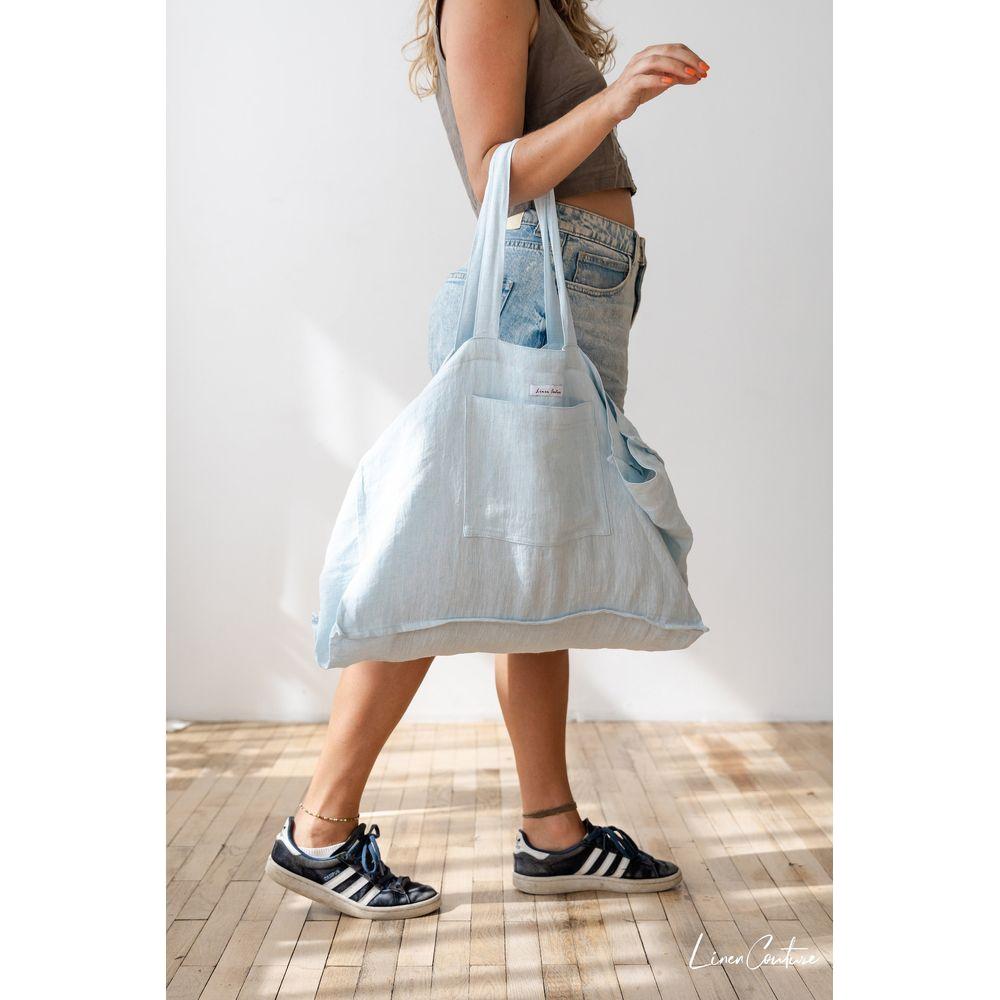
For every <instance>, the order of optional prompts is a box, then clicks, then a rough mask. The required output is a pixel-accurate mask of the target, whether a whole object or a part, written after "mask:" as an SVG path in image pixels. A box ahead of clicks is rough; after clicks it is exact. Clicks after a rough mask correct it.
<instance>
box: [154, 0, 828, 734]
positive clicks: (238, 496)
mask: <svg viewBox="0 0 1000 1000" xmlns="http://www.w3.org/2000/svg"><path fill="white" fill-rule="evenodd" d="M415 6H416V3H415V0H388V2H386V3H383V4H380V5H379V14H378V17H372V16H371V11H370V9H369V8H366V7H364V6H363V5H358V4H331V3H329V2H326V0H297V2H295V3H291V4H289V3H280V2H278V0H172V2H171V3H170V4H169V5H168V17H169V46H170V47H169V58H168V73H169V76H168V96H169V102H168V103H169V106H168V130H169V131H168V152H169V163H168V182H169V194H168V197H169V202H168V207H169V212H168V235H169V249H168V295H169V334H168V378H169V386H168V407H169V410H168V431H169V441H168V460H169V469H168V473H169V496H168V502H169V539H168V541H169V551H168V572H169V579H168V598H169V604H168V625H169V634H168V644H167V649H168V711H169V713H170V714H171V715H173V716H179V717H183V718H191V719H220V718H226V719H282V720H287V719H309V720H313V719H319V718H322V717H324V716H325V714H326V712H327V710H328V705H329V699H330V695H331V693H332V691H333V689H334V687H335V685H336V680H337V674H336V673H335V672H330V673H328V672H324V671H321V670H319V669H318V668H317V667H315V666H314V665H313V663H312V658H311V651H312V646H311V644H312V635H311V629H310V626H309V617H310V614H311V612H312V611H313V609H314V607H315V594H316V581H317V577H318V573H319V570H320V566H321V562H322V557H323V552H324V548H325V544H326V541H327V537H328V534H329V531H330V528H331V526H332V523H333V519H334V517H335V514H336V511H337V508H338V507H339V504H340V499H341V497H342V495H343V491H344V489H345V488H346V486H347V482H348V480H349V477H350V474H351V472H352V470H353V468H354V466H355V464H356V463H357V461H358V459H359V458H360V456H361V454H362V453H363V452H364V450H365V449H366V448H367V446H368V445H369V444H370V443H371V442H372V441H373V440H374V438H375V437H376V436H377V435H378V433H379V432H380V431H381V430H382V429H383V428H384V427H385V426H386V425H387V424H388V423H389V422H390V421H391V419H392V418H393V417H394V416H395V414H396V413H397V412H398V411H399V410H400V408H401V407H402V406H403V405H405V403H406V402H407V401H409V400H410V399H411V398H412V397H413V396H414V395H416V394H417V393H418V392H419V391H420V389H421V388H422V387H423V385H424V384H425V382H426V381H427V378H428V376H429V373H428V369H427V364H426V321H427V314H428V309H429V306H430V303H431V299H432V297H433V295H434V292H435V290H436V289H437V286H438V284H439V282H440V281H441V280H442V278H443V277H444V275H445V274H446V273H447V272H448V271H449V270H450V269H452V268H454V267H455V266H457V265H458V264H460V263H462V262H463V260H464V257H465V254H466V252H467V249H468V244H469V241H470V238H471V234H472V226H473V223H474V219H473V215H472V212H471V210H470V209H469V206H468V203H467V201H466V198H465V194H464V192H463V190H462V186H461V183H460V182H459V179H458V176H457V173H456V170H455V166H454V163H453V161H452V158H451V153H450V151H449V149H448V146H447V142H446V140H445V136H444V131H443V128H442V126H441V124H440V121H439V120H438V117H437V110H436V107H435V105H434V102H433V99H429V100H427V101H424V102H422V103H421V102H418V101H417V100H416V99H415V98H413V97H412V96H411V95H410V94H409V92H408V91H407V88H406V65H405V63H404V62H403V60H402V58H401V56H400V53H399V49H400V46H401V44H402V43H403V42H404V41H405V40H406V39H407V38H408V37H409V34H410V31H411V27H412V16H413V12H414V8H415ZM592 9H593V10H594V11H595V12H596V13H597V15H598V16H599V17H600V18H601V19H602V20H603V21H604V22H605V23H608V24H612V25H614V26H615V27H616V30H617V34H618V38H619V68H620V67H621V66H623V65H624V63H625V62H626V61H627V59H628V57H629V55H631V53H632V52H634V51H635V50H636V49H638V48H641V47H643V46H645V45H647V44H652V43H655V42H664V41H677V40H680V41H685V42H687V43H688V44H689V45H691V47H692V48H694V49H695V50H696V51H697V52H699V53H700V54H701V55H702V56H703V57H704V58H705V59H706V60H707V61H708V62H709V63H710V64H711V66H712V70H711V74H710V78H709V79H708V80H707V81H705V82H703V83H700V84H698V85H697V87H695V88H692V89H684V90H680V89H678V91H675V92H672V93H669V94H667V95H666V96H664V97H663V98H660V99H658V100H657V101H656V102H654V103H653V104H652V105H650V106H647V107H644V108H641V109H640V110H639V112H638V113H637V115H636V116H635V117H634V118H633V119H632V120H631V121H629V122H626V123H625V124H624V125H622V126H621V128H620V130H619V135H620V139H621V142H622V145H623V146H624V148H625V150H626V152H627V153H628V156H629V163H630V165H631V167H632V171H633V174H634V175H635V177H636V181H637V184H638V187H639V193H638V195H637V197H636V201H635V208H636V217H637V226H638V228H639V230H640V232H642V233H643V234H644V235H645V236H646V238H647V254H648V257H649V270H648V272H647V275H646V278H645V283H644V286H643V304H642V309H641V312H640V315H639V317H638V319H637V321H636V325H635V327H634V329H633V332H632V341H631V351H630V357H631V375H630V381H629V392H628V405H627V409H628V413H629V416H630V417H631V419H632V420H633V421H634V422H635V423H636V424H637V426H638V427H639V428H640V430H641V431H642V433H643V436H644V437H645V438H646V439H647V440H649V441H650V442H651V443H652V444H653V445H654V446H655V447H656V448H657V449H658V450H659V451H660V452H661V453H662V454H663V455H664V457H665V459H666V460H667V466H668V469H669V470H670V473H671V478H672V479H673V482H674V485H675V487H676V490H677V494H678V497H679V499H680V502H681V506H682V509H683V510H684V512H685V514H686V516H687V518H688V520H689V521H690V522H691V524H692V527H693V529H694V533H695V545H694V549H693V551H692V554H691V561H690V571H691V586H692V591H693V593H694V596H695V599H696V601H697V603H698V606H699V608H700V610H701V612H702V614H703V616H704V618H705V620H706V622H707V623H708V624H709V626H710V627H711V628H712V631H711V632H710V633H709V634H708V635H706V636H704V637H703V638H701V639H700V640H699V641H698V642H697V643H696V644H695V645H694V646H693V647H692V648H691V649H690V650H687V651H684V652H679V653H623V652H611V651H594V652H590V651H588V652H577V653H574V654H573V663H574V667H573V673H572V678H573V679H572V690H571V712H572V714H573V715H574V716H576V717H581V718H643V719H734V720H753V719H820V718H828V717H829V715H830V711H831V708H830V702H831V692H830V689H831V683H830V659H831V655H830V644H831V635H830V612H831V596H830V575H831V566H830V519H831V518H830V494H831V482H830V461H831V456H830V436H831V435H830V311H831V305H830V242H831V233H830V160H831V143H830V104H831V97H830V12H829V9H828V5H827V4H826V3H818V4H812V3H802V2H801V0H760V2H756V3H746V2H744V0H698V2H697V3H695V2H693V0H688V2H685V3H677V4H671V5H663V4H661V3H658V2H655V0H630V2H625V0H604V2H600V3H594V4H592ZM616 72H617V70H613V71H612V72H611V74H610V76H611V77H613V76H614V75H615V74H616ZM498 715H499V713H498V710H497V707H496V699H495V696H494V694H493V689H492V671H491V668H490V659H489V658H488V657H485V656H467V657H454V658H448V659H442V660H439V661H437V663H435V665H434V666H433V667H432V668H431V671H430V673H429V675H428V677H427V680H426V681H425V683H424V685H423V687H422V688H421V691H420V692H419V694H418V695H417V699H416V700H415V702H414V704H413V706H412V707H411V710H410V715H409V717H410V718H413V719H480V718H491V717H495V716H496V717H498Z"/></svg>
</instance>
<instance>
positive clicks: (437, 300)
mask: <svg viewBox="0 0 1000 1000" xmlns="http://www.w3.org/2000/svg"><path fill="white" fill-rule="evenodd" d="M513 287H514V282H513V281H512V280H511V279H510V278H509V277H507V276H506V275H504V279H503V295H502V297H501V300H500V313H501V315H502V314H503V307H504V306H505V305H506V304H507V298H508V296H509V295H510V291H511V289H512V288H513ZM464 293H465V268H464V267H460V268H459V269H458V270H457V271H452V272H451V274H449V275H448V277H447V278H445V281H444V284H443V285H442V286H441V288H440V289H439V290H438V293H437V295H435V296H434V301H433V303H431V314H430V320H429V322H428V330H427V363H428V365H430V369H431V373H432V374H434V373H436V372H437V370H438V369H439V368H440V367H441V365H443V364H444V362H445V360H446V359H447V358H448V356H449V355H450V354H451V352H452V351H453V350H455V338H456V337H457V336H458V318H459V313H461V311H462V296H463V294H464Z"/></svg>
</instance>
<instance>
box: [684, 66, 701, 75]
mask: <svg viewBox="0 0 1000 1000" xmlns="http://www.w3.org/2000/svg"><path fill="white" fill-rule="evenodd" d="M684 72H685V73H687V75H688V76H697V75H698V74H697V73H696V72H695V71H694V70H693V69H691V67H690V66H685V67H684Z"/></svg>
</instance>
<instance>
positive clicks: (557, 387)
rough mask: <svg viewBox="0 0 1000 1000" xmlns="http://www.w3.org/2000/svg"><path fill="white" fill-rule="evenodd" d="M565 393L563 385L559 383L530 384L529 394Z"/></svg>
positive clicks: (558, 394)
mask: <svg viewBox="0 0 1000 1000" xmlns="http://www.w3.org/2000/svg"><path fill="white" fill-rule="evenodd" d="M562 394H563V387H562V385H561V384H559V383H555V384H552V385H529V387H528V395H529V396H561V395H562Z"/></svg>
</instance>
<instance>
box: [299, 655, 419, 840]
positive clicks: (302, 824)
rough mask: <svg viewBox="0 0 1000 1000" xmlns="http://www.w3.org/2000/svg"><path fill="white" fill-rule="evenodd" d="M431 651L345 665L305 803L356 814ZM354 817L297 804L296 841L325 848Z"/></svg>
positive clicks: (345, 832)
mask: <svg viewBox="0 0 1000 1000" xmlns="http://www.w3.org/2000/svg"><path fill="white" fill-rule="evenodd" d="M433 659H434V657H432V656H428V657H425V658H424V659H421V660H409V661H407V662H405V663H386V662H383V661H378V660H368V661H365V662H362V663H354V664H352V665H351V666H349V667H346V668H345V669H344V672H343V676H342V677H341V678H340V683H339V684H338V685H337V690H336V692H335V693H334V696H333V708H332V709H331V710H330V724H329V726H328V727H327V730H326V739H325V741H324V742H323V749H322V751H321V752H320V755H319V760H318V761H317V763H316V770H315V771H314V772H313V777H312V781H310V782H309V788H308V790H307V791H306V794H305V797H304V798H303V800H302V801H303V802H304V803H305V806H306V808H307V809H309V810H310V811H312V812H314V813H321V814H322V815H324V816H344V817H348V816H355V815H357V813H358V810H359V807H360V805H361V793H362V792H363V791H364V790H365V784H366V783H367V781H368V775H369V774H371V770H372V767H374V765H375V759H376V758H377V757H378V755H379V752H380V751H381V750H382V747H383V746H384V745H385V741H386V740H387V739H388V738H389V736H390V734H391V733H392V731H393V730H394V729H395V728H396V725H397V723H398V722H399V720H400V719H401V718H402V717H403V713H404V712H405V711H406V706H407V705H409V704H410V701H411V700H412V699H413V696H414V694H416V691H417V688H418V687H420V682H421V681H422V680H423V679H424V675H425V674H426V673H427V668H428V667H429V666H430V665H431V661H432V660H433ZM356 823H357V821H356V820H355V821H352V822H340V823H328V822H325V821H324V820H319V819H316V818H315V817H313V816H310V815H308V813H305V812H303V811H302V810H301V809H299V810H298V811H297V812H296V813H295V840H296V841H297V842H298V844H300V845H301V846H302V847H306V848H309V847H325V846H327V845H329V844H336V843H339V842H340V841H341V840H343V839H344V838H345V837H346V836H347V835H348V834H349V833H350V832H351V830H353V829H354V827H355V825H356Z"/></svg>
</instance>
